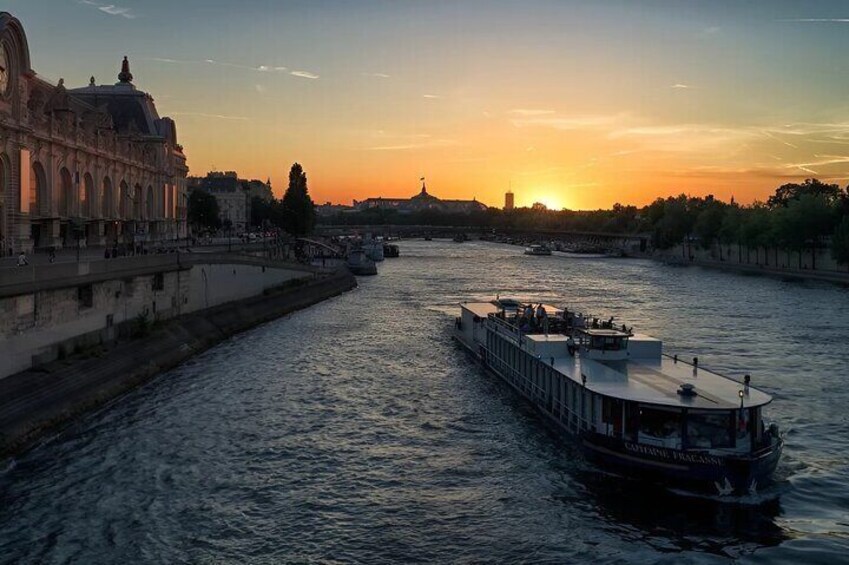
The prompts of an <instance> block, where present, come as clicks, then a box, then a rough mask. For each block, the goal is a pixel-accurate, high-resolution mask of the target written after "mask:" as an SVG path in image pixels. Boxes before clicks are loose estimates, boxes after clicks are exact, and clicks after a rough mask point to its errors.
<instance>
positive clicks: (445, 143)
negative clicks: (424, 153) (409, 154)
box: [366, 139, 457, 151]
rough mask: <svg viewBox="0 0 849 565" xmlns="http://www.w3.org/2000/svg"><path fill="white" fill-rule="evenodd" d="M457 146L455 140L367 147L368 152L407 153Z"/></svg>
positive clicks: (434, 140)
mask: <svg viewBox="0 0 849 565" xmlns="http://www.w3.org/2000/svg"><path fill="white" fill-rule="evenodd" d="M451 145H457V140H455V139H430V140H426V141H420V142H414V143H399V144H397V145H378V146H375V147H366V151H407V150H410V149H425V148H432V147H448V146H451Z"/></svg>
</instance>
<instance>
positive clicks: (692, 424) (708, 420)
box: [687, 410, 734, 449]
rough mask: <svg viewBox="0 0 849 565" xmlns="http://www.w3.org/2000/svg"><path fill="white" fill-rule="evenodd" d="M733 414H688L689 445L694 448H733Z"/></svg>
mask: <svg viewBox="0 0 849 565" xmlns="http://www.w3.org/2000/svg"><path fill="white" fill-rule="evenodd" d="M730 424H731V412H725V411H723V412H718V411H715V410H714V411H710V412H699V411H692V410H691V411H690V412H689V413H688V414H687V444H688V445H689V446H690V447H693V448H700V447H701V448H704V449H716V448H721V447H733V446H734V443H733V440H732V438H731V433H730V432H731V425H730Z"/></svg>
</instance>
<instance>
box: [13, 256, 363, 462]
mask: <svg viewBox="0 0 849 565" xmlns="http://www.w3.org/2000/svg"><path fill="white" fill-rule="evenodd" d="M231 273H232V272H230V273H225V274H231ZM356 285H357V283H356V279H355V278H354V276H353V275H351V273H350V272H348V271H347V270H341V271H336V272H331V273H314V274H313V276H310V277H306V278H304V277H301V278H298V279H296V280H290V282H289V283H288V284H286V285H284V286H278V287H276V288H272V289H269V290H266V291H264V292H262V293H261V294H259V295H256V296H251V297H248V298H243V299H241V300H234V301H228V302H224V303H222V304H219V305H217V306H212V307H210V308H204V309H200V310H197V311H195V312H192V313H188V314H182V315H180V316H177V317H174V318H172V319H170V320H168V321H165V322H163V323H161V324H157V325H154V326H153V327H152V328H151V329H150V331H149V333H148V334H147V335H145V336H143V337H135V338H134V339H126V340H120V341H117V342H115V343H114V344H112V346H111V349H108V350H105V351H101V352H98V354H96V355H79V354H78V355H75V356H72V357H71V358H69V359H65V360H62V361H54V362H53V363H48V364H46V365H43V366H41V367H39V368H38V369H31V370H28V371H24V372H20V373H17V374H15V375H11V376H9V377H6V378H4V379H0V459H2V458H4V457H8V456H12V455H14V454H16V453H20V452H22V451H24V450H26V449H28V448H30V447H32V446H33V445H35V443H36V442H37V441H38V440H39V439H40V438H42V437H44V436H45V434H48V433H54V432H56V431H57V430H59V429H61V427H62V426H63V425H64V424H66V423H67V422H69V421H70V420H72V419H73V418H75V417H77V416H79V415H81V414H84V413H86V412H88V411H91V410H93V409H96V408H98V407H100V406H102V405H104V404H105V403H106V402H108V401H110V400H112V399H114V398H116V397H117V396H119V395H121V394H123V393H126V392H128V391H130V390H132V389H133V388H135V387H137V386H138V385H140V384H142V383H144V382H146V381H148V380H149V379H151V378H153V377H155V376H156V375H158V374H160V373H162V372H163V371H166V370H168V369H171V368H173V367H175V366H177V365H178V364H180V363H182V362H183V361H185V360H187V359H188V358H190V357H191V356H193V355H195V354H197V353H199V352H201V351H204V350H205V349H207V348H209V347H211V346H213V345H215V344H217V343H219V342H220V341H222V340H224V339H226V338H227V337H229V336H231V335H233V334H235V333H238V332H241V331H244V330H247V329H249V328H251V327H254V326H256V325H258V324H261V323H264V322H268V321H271V320H273V319H275V318H278V317H280V316H283V315H285V314H288V313H291V312H293V311H295V310H298V309H301V308H305V307H307V306H310V305H312V304H315V303H317V302H320V301H322V300H326V299H328V298H331V297H333V296H336V295H338V294H341V293H343V292H346V291H348V290H351V289H353V288H354V287H356Z"/></svg>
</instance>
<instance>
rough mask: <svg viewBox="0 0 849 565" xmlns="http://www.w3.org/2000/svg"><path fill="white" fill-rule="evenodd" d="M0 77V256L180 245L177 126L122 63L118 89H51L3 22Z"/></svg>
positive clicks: (13, 22) (182, 190)
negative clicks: (77, 248) (161, 113)
mask: <svg viewBox="0 0 849 565" xmlns="http://www.w3.org/2000/svg"><path fill="white" fill-rule="evenodd" d="M68 56H69V57H73V55H72V54H69V55H68ZM0 70H2V72H0V113H3V114H5V116H6V117H5V121H4V122H3V123H2V124H0V255H2V254H4V253H9V252H10V251H11V252H13V253H18V252H20V251H30V250H32V249H33V248H36V247H41V248H47V247H50V248H59V247H72V246H76V245H77V243H78V241H79V243H81V244H83V245H89V246H91V245H109V246H111V245H114V244H121V243H123V244H135V243H138V242H141V241H150V242H155V241H163V240H173V239H176V238H178V237H186V174H187V173H188V169H187V167H186V156H185V155H184V154H183V148H182V146H180V145H179V143H178V142H177V130H176V126H175V124H174V121H173V120H171V119H170V118H165V117H160V116H159V114H158V113H157V111H156V106H155V105H154V103H153V97H151V96H150V95H149V94H147V93H145V92H142V91H141V90H137V89H136V87H135V85H134V84H133V82H132V81H133V75H132V73H131V72H130V63H129V61H128V59H127V58H126V57H124V59H123V61H122V62H121V70H120V73H119V74H118V82H117V83H115V84H108V85H99V84H97V83H96V81H95V79H94V77H92V78H91V79H90V81H89V84H88V85H87V86H84V87H82V88H66V86H65V81H64V80H62V79H59V82H58V84H51V83H49V82H47V81H46V80H44V79H43V78H41V77H39V76H38V75H37V74H36V73H35V71H33V70H32V68H31V67H30V54H29V48H28V46H27V39H26V34H25V33H24V29H23V26H22V25H21V23H20V21H18V20H17V19H16V18H15V17H13V16H12V15H11V14H9V13H7V12H0Z"/></svg>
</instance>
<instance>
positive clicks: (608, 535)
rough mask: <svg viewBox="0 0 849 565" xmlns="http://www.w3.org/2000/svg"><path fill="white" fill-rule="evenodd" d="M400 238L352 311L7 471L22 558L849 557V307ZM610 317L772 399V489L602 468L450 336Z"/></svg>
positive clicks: (626, 267) (248, 353)
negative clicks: (525, 309)
mask: <svg viewBox="0 0 849 565" xmlns="http://www.w3.org/2000/svg"><path fill="white" fill-rule="evenodd" d="M521 251H522V250H521V249H520V248H517V247H509V246H504V245H496V244H487V243H481V242H468V243H463V244H455V243H452V242H423V241H405V242H401V258H399V259H393V260H387V261H385V262H384V263H382V264H381V265H380V274H379V275H378V276H377V277H372V278H362V279H360V287H359V288H358V289H356V290H355V291H352V292H350V293H347V294H345V295H342V296H340V297H337V298H335V299H332V300H329V301H327V302H324V303H322V304H319V305H316V306H314V307H312V308H310V309H307V310H304V311H301V312H297V313H295V314H293V315H291V316H288V317H285V318H282V319H280V320H277V321H274V322H272V323H269V324H266V325H264V326H261V327H259V328H256V329H254V330H252V331H250V332H246V333H244V334H241V335H239V336H236V337H234V338H232V339H230V340H228V341H227V342H225V343H223V344H221V345H219V346H218V347H215V348H214V349H211V350H209V351H207V352H205V353H204V354H202V355H199V356H198V357H196V358H194V359H193V360H191V361H190V362H188V363H186V364H185V365H183V366H181V367H179V368H178V369H176V370H173V371H171V372H169V373H166V374H164V375H162V376H161V377H160V378H158V379H157V380H155V381H154V382H152V383H150V384H148V385H147V386H145V387H143V388H142V389H140V390H137V391H135V392H133V393H131V394H129V395H127V396H126V397H124V398H122V399H120V400H118V401H116V402H113V403H112V404H111V405H110V406H108V407H106V408H105V409H103V410H101V411H100V412H98V413H96V414H93V415H90V416H88V417H86V418H84V419H83V420H81V421H80V422H78V423H77V424H75V425H73V426H71V427H70V428H69V429H67V430H66V431H65V432H63V433H62V434H60V435H59V436H57V437H55V438H53V439H51V440H50V441H48V442H46V443H45V444H44V445H42V446H40V447H39V448H38V449H36V450H34V451H32V452H30V453H29V454H27V455H26V456H24V457H22V458H20V459H19V460H17V461H15V462H13V464H11V465H10V466H9V467H8V468H7V469H6V470H5V471H3V472H2V473H0V562H2V563H86V564H88V563H118V562H158V563H281V562H282V563H289V562H327V563H342V562H370V563H399V562H403V563H407V562H428V563H433V562H475V563H479V562H494V563H495V562H497V563H504V562H536V563H567V562H584V561H589V560H596V561H599V562H604V563H612V562H623V563H624V562H628V563H655V562H662V563H713V562H726V561H727V560H728V559H729V558H733V559H740V560H742V561H743V562H754V563H777V562H785V563H801V562H805V563H815V562H821V563H836V562H840V561H841V560H842V561H843V562H846V560H847V559H849V557H847V556H849V456H847V453H848V452H849V424H847V404H848V403H849V391H847V386H846V383H845V379H846V377H847V375H849V352H847V344H849V291H847V289H845V288H840V287H836V286H831V285H828V284H822V283H814V282H789V281H781V280H777V279H772V278H765V277H751V276H741V275H737V274H729V273H723V272H718V271H711V270H704V269H699V268H686V267H671V266H664V265H660V264H657V263H653V262H648V261H641V260H622V259H587V258H576V257H566V256H554V257H528V256H525V255H523V254H522V252H521ZM496 293H500V294H501V295H502V296H507V295H510V296H519V297H527V298H534V299H542V300H547V301H551V302H555V303H558V304H568V305H570V306H571V307H572V308H575V309H578V310H584V311H591V312H594V313H598V314H600V315H607V314H612V313H615V314H616V315H617V316H618V318H619V319H621V320H622V321H625V322H627V323H628V324H629V325H631V324H633V325H634V326H635V329H637V330H638V331H641V332H645V333H649V334H652V335H655V336H657V337H660V338H663V340H664V347H665V349H666V351H667V352H669V353H679V354H681V355H686V356H692V355H698V356H699V359H700V363H701V364H702V365H704V366H707V367H710V368H712V369H716V370H719V371H723V372H726V373H728V374H730V375H732V376H737V377H740V376H742V375H743V374H744V373H751V374H752V378H753V384H754V385H755V386H760V387H762V388H764V389H765V390H767V391H768V392H770V393H772V394H773V395H774V396H775V401H774V402H773V404H772V405H771V407H770V408H771V409H770V410H769V411H768V414H767V416H768V417H769V418H772V419H774V420H776V421H777V422H778V423H779V424H780V425H781V428H782V430H784V431H785V432H786V441H787V445H786V449H785V455H784V457H783V459H782V461H781V463H780V465H779V469H778V472H777V477H776V481H775V484H773V485H772V486H770V487H769V488H767V489H766V490H765V491H764V492H762V493H760V494H758V495H757V496H756V497H750V498H748V499H743V500H740V501H737V502H733V503H732V502H720V501H718V500H714V499H709V498H707V499H706V498H697V497H692V496H688V495H685V494H683V493H675V492H669V491H666V490H664V489H661V488H655V487H649V486H647V485H644V484H641V483H635V482H632V481H629V480H627V479H624V478H622V477H617V476H613V475H608V474H605V473H601V472H600V471H599V469H597V468H595V467H593V466H592V465H590V464H588V463H586V462H585V461H584V460H583V459H582V458H581V456H580V454H579V453H578V452H577V450H576V449H575V448H574V447H573V446H572V445H571V444H570V443H569V442H568V440H564V439H562V438H560V437H558V436H556V435H554V434H552V433H550V432H548V431H547V430H546V427H545V425H544V424H543V422H542V420H541V419H540V418H539V417H538V416H537V415H535V413H534V412H533V411H532V410H530V409H528V408H527V407H526V406H525V405H524V404H523V403H522V402H520V401H519V400H518V399H517V398H516V396H515V395H514V394H512V393H511V392H510V390H509V389H508V388H507V387H506V386H504V385H502V384H500V383H499V382H498V381H497V380H495V379H494V378H493V377H492V376H489V375H487V374H485V373H483V372H482V371H481V370H480V369H479V368H478V367H477V366H476V365H475V364H473V363H472V362H471V361H470V360H469V359H468V358H467V357H466V355H465V354H464V353H463V352H462V351H460V350H459V349H458V347H457V346H456V345H455V344H454V343H453V342H452V340H451V338H450V332H451V328H452V322H453V316H454V315H455V314H456V309H455V305H456V303H457V302H459V301H461V300H470V299H475V298H481V299H483V298H488V297H491V296H492V295H494V294H496Z"/></svg>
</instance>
